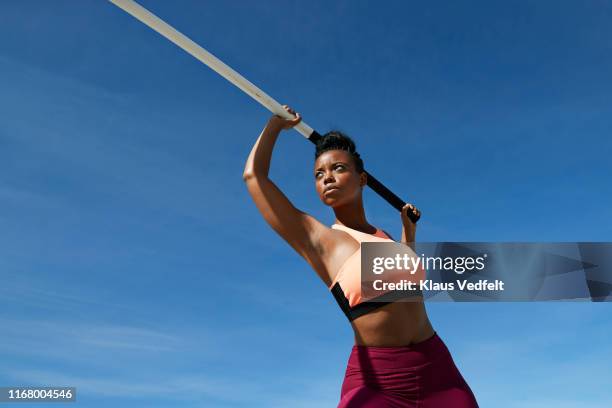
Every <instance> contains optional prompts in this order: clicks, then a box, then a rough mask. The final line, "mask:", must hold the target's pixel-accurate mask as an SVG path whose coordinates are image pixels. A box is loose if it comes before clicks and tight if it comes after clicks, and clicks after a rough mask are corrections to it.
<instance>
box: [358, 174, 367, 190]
mask: <svg viewBox="0 0 612 408" xmlns="http://www.w3.org/2000/svg"><path fill="white" fill-rule="evenodd" d="M367 184H368V176H367V174H366V172H365V171H364V172H362V173H361V174H360V175H359V185H360V186H361V187H364V186H366V185H367Z"/></svg>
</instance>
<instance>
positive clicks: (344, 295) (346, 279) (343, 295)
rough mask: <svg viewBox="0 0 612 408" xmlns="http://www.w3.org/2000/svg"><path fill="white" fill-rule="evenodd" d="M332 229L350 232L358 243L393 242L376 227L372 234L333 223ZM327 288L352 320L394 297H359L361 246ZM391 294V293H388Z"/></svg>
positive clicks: (387, 302)
mask: <svg viewBox="0 0 612 408" xmlns="http://www.w3.org/2000/svg"><path fill="white" fill-rule="evenodd" d="M331 227H332V228H333V229H337V230H341V231H344V232H346V233H348V234H350V235H351V236H352V237H353V238H354V239H355V240H356V241H357V242H359V243H360V244H361V243H362V242H395V241H393V239H391V237H389V235H388V234H386V233H385V232H384V231H382V230H380V229H378V228H377V229H376V232H375V233H374V234H366V233H365V232H361V231H357V230H355V229H352V228H349V227H346V226H344V225H340V224H333V225H332V226H331ZM329 290H330V291H331V293H332V294H333V296H334V298H335V299H336V302H338V305H339V306H340V308H341V309H342V311H343V312H344V314H345V315H346V317H347V318H348V319H349V321H353V320H354V319H356V318H358V317H359V316H363V315H364V314H367V313H370V312H371V311H373V310H375V309H377V308H379V307H381V306H384V305H386V304H389V303H392V301H393V300H395V299H394V297H389V296H387V297H386V298H387V299H393V300H391V301H385V300H383V298H384V297H385V295H382V296H380V297H377V298H375V299H373V300H369V301H363V300H362V297H361V246H360V248H359V249H358V250H357V251H355V253H353V254H352V255H351V256H349V258H348V259H347V260H346V261H345V262H344V264H343V265H342V266H341V267H340V269H339V270H338V273H337V274H336V276H335V278H334V280H333V281H332V283H331V285H330V286H329ZM389 295H393V293H389ZM374 300H376V301H374Z"/></svg>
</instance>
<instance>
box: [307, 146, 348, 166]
mask: <svg viewBox="0 0 612 408" xmlns="http://www.w3.org/2000/svg"><path fill="white" fill-rule="evenodd" d="M351 160H352V156H351V154H350V153H349V152H347V151H346V150H328V151H326V152H323V153H321V155H320V156H319V157H317V159H316V160H315V168H317V167H323V166H329V165H332V164H334V163H336V162H344V163H351Z"/></svg>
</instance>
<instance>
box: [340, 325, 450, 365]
mask: <svg viewBox="0 0 612 408" xmlns="http://www.w3.org/2000/svg"><path fill="white" fill-rule="evenodd" d="M448 356H450V353H449V352H448V349H447V348H446V345H445V344H444V342H443V341H442V339H441V338H440V337H439V336H438V334H437V333H434V335H433V336H431V337H430V338H428V339H427V340H423V341H421V342H419V343H415V344H411V345H408V346H397V347H379V346H362V345H357V344H355V345H353V349H352V350H351V355H350V357H349V361H348V366H349V367H352V368H359V369H362V370H364V369H368V368H371V369H393V368H399V367H402V368H408V367H416V366H421V365H426V364H429V363H431V362H433V361H435V360H438V359H439V358H441V357H448Z"/></svg>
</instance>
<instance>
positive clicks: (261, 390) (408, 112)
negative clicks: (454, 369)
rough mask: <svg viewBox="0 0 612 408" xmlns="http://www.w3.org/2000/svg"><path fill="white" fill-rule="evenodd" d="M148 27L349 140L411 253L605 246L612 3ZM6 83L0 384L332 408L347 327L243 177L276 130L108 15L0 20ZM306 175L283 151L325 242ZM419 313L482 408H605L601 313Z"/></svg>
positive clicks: (222, 405)
mask: <svg viewBox="0 0 612 408" xmlns="http://www.w3.org/2000/svg"><path fill="white" fill-rule="evenodd" d="M141 4H143V5H144V6H145V7H147V8H149V9H150V10H151V11H153V12H154V13H156V14H158V15H159V16H160V17H162V18H163V19H164V20H166V21H167V22H169V23H170V24H172V25H174V26H175V27H176V28H177V29H179V30H180V31H182V32H183V33H185V34H186V35H188V36H190V37H191V38H192V39H194V40H195V41H196V42H198V43H200V44H202V45H203V46H204V47H205V48H207V49H208V50H210V51H211V52H213V53H214V54H215V55H217V56H218V57H219V58H221V59H222V60H224V61H225V62H226V63H228V64H229V65H230V66H232V67H234V68H235V69H236V70H238V71H239V72H241V73H242V74H243V75H245V76H246V77H247V78H249V79H250V80H251V81H252V82H254V83H256V84H258V85H259V86H260V87H262V88H263V89H264V90H265V91H266V92H267V93H269V94H270V95H272V96H273V97H275V98H277V99H278V100H279V101H281V103H288V104H290V105H291V106H292V107H294V108H295V109H296V110H298V111H300V112H301V113H302V115H303V117H304V118H305V121H306V122H308V123H309V124H310V125H311V126H313V127H314V128H316V129H318V130H319V131H327V130H329V129H331V128H339V129H341V130H344V131H346V132H347V133H349V134H350V135H352V136H353V137H354V138H355V140H356V141H357V145H358V148H359V150H360V151H361V154H362V157H364V160H365V163H366V167H367V168H368V169H369V170H370V171H371V172H372V173H373V174H374V175H376V176H377V177H378V178H379V179H380V180H382V181H383V182H384V183H385V184H386V185H387V186H389V187H390V188H391V189H392V190H393V191H394V192H396V193H397V194H398V195H400V196H401V197H404V198H405V199H407V200H410V201H412V202H414V203H415V204H416V205H417V206H419V208H420V209H421V210H422V211H423V219H422V221H421V222H420V223H419V230H418V235H417V239H419V240H421V241H496V242H502V241H534V242H535V241H610V234H611V233H612V223H610V219H611V216H612V209H611V207H610V201H611V198H612V187H611V186H612V183H610V182H609V178H610V173H611V170H612V169H611V166H610V161H609V154H610V152H611V151H612V149H611V147H612V142H611V141H610V137H609V136H610V129H611V128H612V105H610V95H611V93H612V82H611V81H610V72H612V40H611V39H612V24H610V23H611V21H612V5H611V4H610V3H609V2H601V1H593V2H569V1H554V2H552V1H537V2H518V1H506V2H485V1H469V2H450V1H446V2H433V3H431V2H430V3H427V4H424V3H423V2H388V3H385V7H383V8H380V7H378V6H376V5H375V4H374V3H373V2H359V1H342V2H333V3H331V2H324V1H310V2H308V3H306V2H287V1H283V2H280V1H275V2H271V1H262V2H237V3H236V2H234V3H228V2H222V1H208V2H197V1H177V2H164V1H150V0H142V2H141ZM0 68H1V72H2V77H1V79H0V84H1V89H2V91H1V92H0V108H1V111H2V120H0V163H1V164H0V166H1V167H0V169H1V171H0V281H1V282H2V285H0V325H1V327H2V329H1V330H0V333H1V335H0V360H1V361H2V364H0V385H7V386H8V385H72V386H76V387H78V389H79V395H78V399H79V404H78V405H80V406H84V407H108V406H113V407H135V406H139V407H140V406H142V407H145V406H146V407H168V406H173V407H219V408H235V407H236V408H237V407H249V408H258V407H262V408H263V407H266V408H274V407H279V408H280V407H297V408H300V407H331V406H335V404H336V403H337V401H338V396H339V392H340V385H341V382H342V376H343V373H344V369H345V365H346V359H347V358H348V353H349V352H350V347H351V345H352V342H353V338H352V333H351V330H350V326H349V325H348V324H347V322H346V319H345V317H344V316H343V314H342V313H341V311H340V309H339V308H338V307H337V305H336V304H335V301H334V300H333V298H332V297H331V295H330V294H329V293H327V289H326V287H325V286H324V285H323V283H322V282H320V281H319V280H318V278H316V275H315V274H314V273H313V272H312V271H311V270H310V269H309V267H308V265H307V264H306V263H305V262H304V261H303V260H302V259H301V258H300V257H299V256H298V255H296V254H294V253H293V252H292V250H291V248H290V247H289V246H288V245H287V244H285V243H284V241H282V240H281V239H280V238H279V237H277V236H276V235H275V233H274V232H273V231H272V230H271V229H270V228H269V227H268V226H267V225H266V224H265V222H264V221H263V220H262V219H261V217H260V216H259V213H258V212H257V210H256V208H255V206H254V204H253V203H252V201H251V200H250V197H249V196H248V194H247V191H246V189H245V187H244V185H243V182H242V179H241V175H242V170H243V167H244V162H245V160H246V157H247V155H248V152H249V151H250V148H251V146H252V144H253V143H254V141H255V140H256V138H257V135H258V134H259V132H260V131H261V128H262V127H263V125H264V124H265V122H266V121H267V119H268V117H269V113H268V112H267V111H265V110H264V109H263V108H262V107H260V106H259V105H257V104H256V103H255V102H253V101H251V100H250V99H249V98H248V97H247V96H245V95H244V94H242V93H241V92H240V91H239V90H237V89H236V88H234V87H232V86H231V85H230V84H228V83H227V82H225V81H224V80H222V79H221V78H220V77H219V76H217V75H216V74H215V73H213V72H212V71H210V70H209V69H208V68H206V67H204V66H203V65H201V64H200V63H199V62H198V61H196V60H194V59H193V58H192V57H190V56H189V55H187V54H185V53H184V52H183V51H182V50H180V49H178V48H177V47H176V46H174V45H172V44H171V43H169V42H168V41H167V40H165V39H163V38H161V37H160V36H159V35H157V34H156V33H154V32H152V31H151V30H150V29H149V28H147V27H145V26H143V25H142V24H141V23H139V22H137V21H136V20H134V19H133V18H132V17H130V16H128V15H127V14H125V13H124V12H122V11H120V10H119V9H117V8H116V7H114V6H113V5H111V4H110V3H108V2H105V1H54V2H47V1H29V2H20V1H3V2H1V3H0ZM312 154H313V151H312V146H311V145H310V143H308V142H306V141H304V140H303V138H302V137H301V136H299V135H298V134H297V133H296V132H293V131H292V132H287V133H286V134H283V135H282V137H281V138H280V139H279V142H278V144H277V148H276V150H275V153H274V158H273V162H272V167H271V178H272V179H273V180H274V181H275V182H276V183H277V184H278V185H279V186H280V187H281V188H282V189H283V190H284V191H285V192H286V194H287V195H288V196H289V197H290V199H291V200H292V201H293V202H294V204H295V205H296V206H297V207H299V208H300V209H302V210H304V211H307V212H309V213H311V214H313V215H314V216H316V217H318V218H319V219H321V220H322V221H324V222H326V223H332V222H333V217H332V213H331V212H330V211H329V210H328V209H327V208H326V207H324V206H323V205H322V204H321V203H320V202H319V201H318V198H317V196H316V194H315V191H314V184H313V179H312V174H311V170H312ZM366 210H367V215H368V217H369V219H370V221H371V222H372V223H374V224H375V225H377V226H379V227H380V228H383V229H386V230H388V231H389V232H391V233H392V234H394V235H396V236H397V235H399V232H400V220H399V215H398V214H397V213H396V212H395V211H394V210H392V209H391V208H390V207H389V206H388V205H387V204H386V203H385V202H383V201H382V200H380V199H379V198H378V197H376V196H375V195H374V194H372V193H371V192H370V191H367V192H366ZM428 310H429V314H430V318H431V320H432V322H433V324H434V327H435V328H436V330H437V331H438V333H439V334H440V335H441V337H442V338H443V339H444V340H445V342H446V343H447V345H448V346H449V348H450V349H451V352H452V353H453V356H454V358H455V361H456V363H457V365H458V366H459V368H460V369H461V371H462V372H463V374H464V376H465V378H466V379H467V380H468V382H469V383H470V385H471V386H472V388H473V390H474V392H475V394H476V396H477V398H478V400H479V402H480V404H481V406H482V407H485V408H486V407H496V408H519V407H520V408H546V407H556V408H566V407H567V408H580V407H591V408H603V407H609V406H612V394H611V392H610V389H612V387H611V385H612V380H611V379H610V374H609V372H610V362H611V361H612V345H611V344H610V342H609V328H610V324H611V323H612V313H610V308H609V305H608V304H592V303H577V302H561V303H505V304H492V303H488V304H466V303H462V304H459V303H435V304H430V305H429V308H428ZM28 405H29V404H23V405H20V406H23V407H27V406H28ZM32 406H38V407H39V406H41V404H37V405H32Z"/></svg>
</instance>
